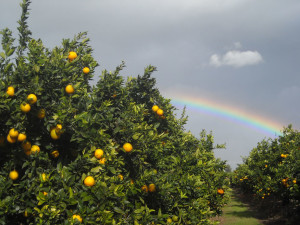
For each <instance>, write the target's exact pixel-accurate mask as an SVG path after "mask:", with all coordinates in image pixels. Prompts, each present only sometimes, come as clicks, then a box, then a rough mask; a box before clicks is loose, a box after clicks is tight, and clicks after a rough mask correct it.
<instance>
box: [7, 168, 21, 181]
mask: <svg viewBox="0 0 300 225" xmlns="http://www.w3.org/2000/svg"><path fill="white" fill-rule="evenodd" d="M18 177H19V173H18V172H17V171H16V170H13V171H10V173H9V178H10V179H12V180H16V179H18Z"/></svg>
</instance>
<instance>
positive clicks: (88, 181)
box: [83, 176, 95, 187]
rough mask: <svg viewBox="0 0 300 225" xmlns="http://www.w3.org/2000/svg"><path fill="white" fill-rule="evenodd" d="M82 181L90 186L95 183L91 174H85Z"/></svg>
mask: <svg viewBox="0 0 300 225" xmlns="http://www.w3.org/2000/svg"><path fill="white" fill-rule="evenodd" d="M83 182H84V185H85V186H87V187H92V186H94V185H95V179H94V178H93V177H92V176H87V177H86V178H85V179H84V181H83Z"/></svg>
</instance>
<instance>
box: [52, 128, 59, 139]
mask: <svg viewBox="0 0 300 225" xmlns="http://www.w3.org/2000/svg"><path fill="white" fill-rule="evenodd" d="M50 136H51V138H52V139H53V140H57V139H59V138H60V134H58V133H56V129H55V128H52V129H51V131H50Z"/></svg>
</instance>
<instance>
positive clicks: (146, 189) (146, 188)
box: [141, 184, 148, 193]
mask: <svg viewBox="0 0 300 225" xmlns="http://www.w3.org/2000/svg"><path fill="white" fill-rule="evenodd" d="M141 189H142V191H144V192H146V193H147V192H148V187H147V185H146V184H145V185H143V186H142V188H141Z"/></svg>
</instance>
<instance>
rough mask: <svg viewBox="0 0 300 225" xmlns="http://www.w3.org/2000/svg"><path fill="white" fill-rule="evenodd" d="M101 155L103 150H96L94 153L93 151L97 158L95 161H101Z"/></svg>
mask: <svg viewBox="0 0 300 225" xmlns="http://www.w3.org/2000/svg"><path fill="white" fill-rule="evenodd" d="M103 154H104V152H103V150H102V149H100V148H99V149H96V151H95V157H96V158H97V159H101V158H102V156H103Z"/></svg>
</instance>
